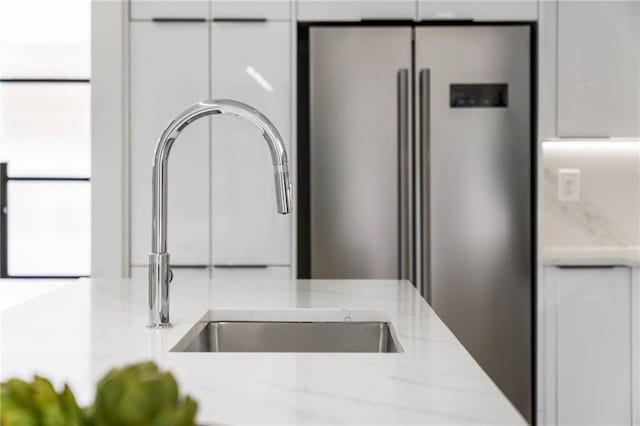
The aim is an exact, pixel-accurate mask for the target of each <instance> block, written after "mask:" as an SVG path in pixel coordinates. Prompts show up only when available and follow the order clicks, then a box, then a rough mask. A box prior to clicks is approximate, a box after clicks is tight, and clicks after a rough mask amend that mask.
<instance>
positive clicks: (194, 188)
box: [130, 22, 210, 265]
mask: <svg viewBox="0 0 640 426" xmlns="http://www.w3.org/2000/svg"><path fill="white" fill-rule="evenodd" d="M208 34H209V25H208V24H206V23H199V22H198V23H194V22H190V23H173V22H172V23H157V22H132V23H131V64H130V67H131V68H130V82H131V88H130V105H131V107H130V108H131V110H130V123H131V124H130V141H131V142H130V164H131V177H130V181H131V195H130V196H131V202H130V206H131V263H132V264H134V265H144V264H147V263H148V255H149V253H150V251H151V195H152V194H151V165H152V160H153V155H154V151H155V146H156V143H157V141H158V137H159V136H160V133H161V132H162V130H163V129H164V128H165V126H166V125H167V124H169V122H171V120H173V119H174V118H175V116H176V115H177V114H178V112H180V111H181V110H182V109H183V108H185V107H186V106H188V105H191V104H193V103H195V102H198V101H201V100H203V99H207V98H208V97H209V62H208V61H209V42H208ZM184 46H188V49H185V48H184ZM167 52H171V55H170V56H167ZM169 176H170V178H169V188H168V197H169V200H168V201H169V206H168V209H169V230H168V241H169V248H170V253H171V262H172V263H173V264H178V265H206V264H208V261H209V191H210V189H209V188H210V186H209V181H210V177H209V126H208V120H207V119H201V120H198V121H197V122H195V123H193V124H191V125H190V126H189V127H187V128H186V129H185V130H184V132H183V133H181V134H180V137H179V139H178V140H177V141H176V143H175V144H174V146H173V148H172V150H171V156H170V157H169Z"/></svg>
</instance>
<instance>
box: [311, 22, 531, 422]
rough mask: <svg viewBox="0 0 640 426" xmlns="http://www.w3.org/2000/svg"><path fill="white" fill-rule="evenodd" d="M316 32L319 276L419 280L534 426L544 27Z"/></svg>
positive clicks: (314, 272) (315, 255)
mask: <svg viewBox="0 0 640 426" xmlns="http://www.w3.org/2000/svg"><path fill="white" fill-rule="evenodd" d="M306 31H307V32H306V33H305V36H304V37H307V40H305V41H306V42H307V43H304V42H303V43H301V45H302V46H303V50H304V52H306V57H305V59H304V60H303V61H302V63H301V66H300V71H301V72H300V78H301V81H302V84H303V85H306V86H308V87H304V88H303V89H302V91H303V92H304V91H305V89H306V90H307V92H306V95H305V96H302V97H301V98H300V99H299V100H300V103H301V104H303V108H302V109H303V110H304V105H306V107H307V108H308V110H307V111H306V114H305V116H306V117H307V118H306V119H303V120H302V121H301V123H300V133H301V140H304V141H306V143H307V144H308V146H306V148H302V149H301V150H300V152H301V153H302V154H301V155H302V156H304V158H302V160H301V161H300V166H299V170H302V168H305V169H306V171H304V172H303V173H301V176H302V177H303V179H302V181H303V183H304V184H303V188H302V189H301V190H299V191H302V192H304V187H305V186H306V187H307V188H308V191H307V192H304V194H303V195H302V201H303V202H306V209H302V211H303V212H304V211H306V212H307V214H306V216H305V215H301V217H302V219H301V222H300V223H303V225H301V226H300V227H299V233H300V235H306V236H307V237H306V239H305V238H304V237H302V238H301V239H300V242H301V243H302V244H299V250H300V251H301V253H302V255H301V257H300V259H301V260H300V264H301V265H303V268H302V269H303V270H305V269H306V273H305V274H303V275H307V276H309V277H311V278H337V279H341V278H374V279H383V278H386V279H397V278H403V279H409V280H411V281H412V282H413V283H414V285H416V287H417V288H418V289H419V290H420V291H421V292H422V294H423V295H424V296H425V298H426V299H427V301H428V302H429V303H430V304H431V306H432V307H433V309H434V310H435V311H436V312H437V313H438V315H439V316H440V317H441V318H442V320H443V321H444V322H445V323H446V325H447V326H448V327H449V328H450V329H451V330H452V331H453V333H454V334H455V335H456V336H457V337H458V339H459V340H460V341H461V342H462V343H463V344H464V346H465V347H466V348H467V349H468V350H469V352H470V353H471V354H472V356H473V357H474V358H475V359H476V360H477V361H478V362H479V364H480V365H481V366H482V367H483V368H484V369H485V371H486V372H487V373H488V374H489V375H490V376H491V377H492V379H493V380H494V382H495V383H496V384H497V385H498V386H499V387H500V388H501V389H502V391H503V392H504V393H505V394H506V395H507V397H509V398H510V400H511V401H512V402H513V404H514V405H515V406H516V407H517V408H518V409H519V410H520V411H521V413H522V414H523V415H524V416H525V417H526V418H527V419H529V420H531V418H532V404H533V381H532V380H533V379H532V375H533V373H532V372H533V366H532V359H533V353H532V352H533V338H532V335H533V324H534V321H533V316H532V312H533V294H534V292H533V285H534V276H533V269H534V250H533V244H534V243H533V241H534V239H533V232H534V231H533V209H534V196H533V194H534V189H533V188H534V187H533V181H534V180H533V161H534V150H533V148H532V146H533V144H532V134H533V129H532V101H533V98H532V96H533V90H532V87H533V85H532V47H531V46H532V29H531V27H530V26H529V25H524V24H523V25H453V26H443V25H438V26H420V25H416V26H384V25H371V26H367V25H353V26H344V25H340V26H337V25H336V26H330V25H329V26H326V25H325V26H313V25H311V26H309V27H308V28H307V30H306ZM307 48H308V50H306V49H307ZM303 145H304V143H303ZM305 173H306V174H305ZM305 176H306V177H305ZM304 217H306V221H307V222H306V224H304V221H305V219H304ZM304 265H306V267H305V266H304Z"/></svg>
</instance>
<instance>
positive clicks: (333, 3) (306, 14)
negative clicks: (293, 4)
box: [298, 0, 416, 21]
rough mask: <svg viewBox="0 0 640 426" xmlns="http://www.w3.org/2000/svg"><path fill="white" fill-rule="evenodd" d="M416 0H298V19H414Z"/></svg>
mask: <svg viewBox="0 0 640 426" xmlns="http://www.w3.org/2000/svg"><path fill="white" fill-rule="evenodd" d="M415 18H416V0H375V1H371V0H348V1H345V0H298V20H300V21H360V20H407V19H409V20H414V19H415Z"/></svg>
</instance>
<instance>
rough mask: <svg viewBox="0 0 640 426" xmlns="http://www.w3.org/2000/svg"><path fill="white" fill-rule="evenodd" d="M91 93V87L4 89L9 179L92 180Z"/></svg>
mask: <svg viewBox="0 0 640 426" xmlns="http://www.w3.org/2000/svg"><path fill="white" fill-rule="evenodd" d="M90 91H91V88H90V86H89V84H88V83H87V84H85V83H2V84H0V161H6V162H8V163H9V170H8V173H9V176H63V177H76V176H80V177H88V176H89V173H90V162H91V158H90V155H91V152H90V149H91V148H90V138H91V134H90V132H91V129H90V96H91V94H90Z"/></svg>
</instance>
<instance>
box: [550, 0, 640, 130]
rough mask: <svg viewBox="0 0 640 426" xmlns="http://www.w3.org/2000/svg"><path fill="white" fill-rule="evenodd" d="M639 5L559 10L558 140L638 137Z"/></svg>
mask: <svg viewBox="0 0 640 426" xmlns="http://www.w3.org/2000/svg"><path fill="white" fill-rule="evenodd" d="M639 12H640V3H638V2H635V1H612V2H608V1H597V2H590V1H585V2H576V1H574V0H561V1H560V2H559V6H558V136H559V137H634V136H638V135H640V132H639V123H640V120H639V117H640V116H639V115H638V114H639V113H640V110H639V108H638V105H639V103H640V97H639V96H640V85H639V83H640V77H639V76H640V67H639V61H640V56H639V54H640V13H639Z"/></svg>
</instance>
